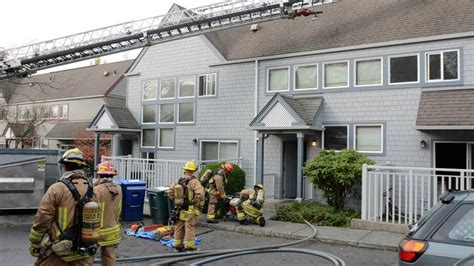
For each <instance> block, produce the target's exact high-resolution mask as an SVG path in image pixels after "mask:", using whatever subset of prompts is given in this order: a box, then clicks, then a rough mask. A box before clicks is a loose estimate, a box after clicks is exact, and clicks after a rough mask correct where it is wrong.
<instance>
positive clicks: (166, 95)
mask: <svg viewBox="0 0 474 266" xmlns="http://www.w3.org/2000/svg"><path fill="white" fill-rule="evenodd" d="M175 87H176V80H175V79H163V80H161V81H160V99H172V98H174V91H175Z"/></svg>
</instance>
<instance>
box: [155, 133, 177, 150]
mask: <svg viewBox="0 0 474 266" xmlns="http://www.w3.org/2000/svg"><path fill="white" fill-rule="evenodd" d="M173 146H174V130H173V129H172V128H160V142H159V143H158V147H160V148H173Z"/></svg>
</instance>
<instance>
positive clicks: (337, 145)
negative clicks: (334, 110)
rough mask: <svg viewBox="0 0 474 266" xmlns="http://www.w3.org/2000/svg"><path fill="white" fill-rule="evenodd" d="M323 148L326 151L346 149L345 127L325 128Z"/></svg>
mask: <svg viewBox="0 0 474 266" xmlns="http://www.w3.org/2000/svg"><path fill="white" fill-rule="evenodd" d="M324 148H325V149H328V150H345V149H347V127H345V126H341V127H325V129H324Z"/></svg>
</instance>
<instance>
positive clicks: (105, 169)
mask: <svg viewBox="0 0 474 266" xmlns="http://www.w3.org/2000/svg"><path fill="white" fill-rule="evenodd" d="M96 171H97V174H99V175H117V169H115V167H114V165H113V164H112V162H109V161H105V162H101V163H100V164H98V165H97V167H96Z"/></svg>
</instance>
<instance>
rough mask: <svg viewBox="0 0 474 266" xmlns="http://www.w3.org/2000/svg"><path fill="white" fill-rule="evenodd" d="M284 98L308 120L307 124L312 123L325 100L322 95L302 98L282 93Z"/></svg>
mask: <svg viewBox="0 0 474 266" xmlns="http://www.w3.org/2000/svg"><path fill="white" fill-rule="evenodd" d="M282 97H283V99H285V101H286V102H287V103H288V104H289V105H290V106H291V108H293V110H295V112H296V113H297V114H298V115H299V116H300V117H301V118H302V119H303V120H304V121H305V122H306V124H307V125H312V124H313V121H314V117H315V115H316V113H317V112H318V111H319V107H321V104H322V102H323V98H322V97H311V98H300V99H295V98H293V97H289V96H284V95H282Z"/></svg>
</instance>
